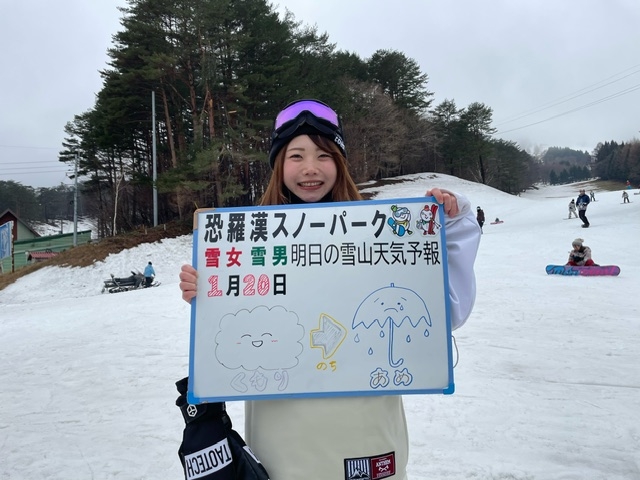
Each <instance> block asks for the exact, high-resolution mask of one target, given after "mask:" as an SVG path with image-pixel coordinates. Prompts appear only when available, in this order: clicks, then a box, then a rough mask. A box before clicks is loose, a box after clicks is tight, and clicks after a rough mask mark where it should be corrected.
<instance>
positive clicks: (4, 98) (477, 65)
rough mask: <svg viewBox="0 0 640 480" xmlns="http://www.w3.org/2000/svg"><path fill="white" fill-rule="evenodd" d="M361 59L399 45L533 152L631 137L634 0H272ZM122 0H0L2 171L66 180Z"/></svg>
mask: <svg viewBox="0 0 640 480" xmlns="http://www.w3.org/2000/svg"><path fill="white" fill-rule="evenodd" d="M273 4H274V5H278V10H279V11H284V9H285V8H288V9H289V10H290V11H291V12H292V13H293V14H294V15H295V17H296V19H297V20H299V21H302V22H303V23H305V24H309V25H316V26H317V27H318V30H319V31H320V32H327V33H328V34H329V39H330V41H331V42H332V43H335V44H336V46H337V48H338V49H340V50H348V51H350V52H355V53H357V54H358V55H359V56H360V57H361V58H363V59H368V58H369V57H370V56H371V54H373V53H374V52H375V51H376V50H379V49H392V50H398V51H401V52H402V53H404V54H405V55H406V56H407V57H409V58H412V59H414V60H416V61H417V62H418V64H419V65H420V68H421V69H422V72H423V73H426V74H427V75H428V76H429V83H428V86H427V87H428V89H429V90H430V91H431V92H433V93H434V97H433V98H434V105H436V104H439V103H440V102H442V101H443V100H445V99H449V100H454V101H455V102H456V105H457V106H458V107H459V108H462V107H467V106H468V105H469V104H470V103H473V102H481V103H483V104H485V105H486V106H488V107H490V108H492V110H493V120H494V124H493V125H494V127H495V128H497V129H498V133H497V134H496V137H498V138H503V139H506V140H513V141H516V142H518V144H519V145H520V146H522V147H523V148H525V149H527V150H528V151H529V152H531V153H535V152H536V149H537V150H542V149H545V148H548V147H552V146H558V147H570V148H576V149H579V150H586V151H588V152H592V151H593V149H594V148H595V147H596V145H597V144H598V142H603V141H608V140H615V141H618V142H623V141H629V140H632V139H634V138H636V139H637V138H639V137H640V134H639V130H640V114H639V113H638V112H639V106H640V55H639V52H640V28H638V25H640V2H638V1H637V0H602V1H597V0H564V1H561V2H558V1H555V0H538V1H533V0H531V1H526V2H521V1H510V0H487V1H484V2H478V1H475V0H459V1H444V0H441V1H430V0H400V1H397V2H391V3H390V2H389V1H388V0H349V1H348V2H345V1H343V0H342V1H339V0H323V1H318V0H279V1H278V2H273ZM119 5H120V6H123V5H126V2H125V0H99V1H95V2H93V1H92V2H89V1H86V0H57V1H55V2H51V1H48V0H28V1H25V2H13V1H11V2H10V1H9V0H0V7H1V11H2V15H1V16H0V45H2V47H1V48H0V62H1V65H2V67H1V73H0V109H1V110H0V112H1V114H0V180H14V181H16V182H20V183H22V184H23V185H29V186H33V187H42V186H46V187H51V186H55V185H58V184H60V183H61V182H63V183H67V184H70V183H71V181H70V180H69V179H68V178H67V177H66V176H65V171H66V169H65V166H64V165H62V164H60V163H59V162H58V161H57V154H58V152H59V151H60V149H61V142H62V139H63V138H64V130H63V129H64V126H65V124H66V123H67V122H69V121H71V120H72V119H73V116H74V115H77V114H80V113H82V112H84V111H86V110H88V109H90V108H92V107H93V104H94V99H95V94H96V93H97V92H98V91H99V90H100V89H101V86H102V83H101V79H100V76H99V73H98V70H100V69H102V68H104V67H105V66H106V61H107V55H106V51H107V48H109V47H110V46H111V36H112V35H113V34H114V33H116V32H117V31H118V30H119V29H120V16H121V15H120V12H119V11H118V10H117V8H116V7H117V6H119Z"/></svg>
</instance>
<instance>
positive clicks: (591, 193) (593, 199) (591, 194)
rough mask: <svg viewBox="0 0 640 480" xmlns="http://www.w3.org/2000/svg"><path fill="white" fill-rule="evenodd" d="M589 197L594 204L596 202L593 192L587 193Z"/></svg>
mask: <svg viewBox="0 0 640 480" xmlns="http://www.w3.org/2000/svg"><path fill="white" fill-rule="evenodd" d="M589 196H590V197H591V201H592V202H595V201H596V194H595V193H593V190H590V191H589Z"/></svg>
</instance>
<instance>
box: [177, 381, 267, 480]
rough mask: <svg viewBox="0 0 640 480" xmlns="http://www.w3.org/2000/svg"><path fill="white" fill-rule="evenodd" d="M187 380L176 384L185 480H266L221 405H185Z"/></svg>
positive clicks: (257, 462) (264, 473)
mask: <svg viewBox="0 0 640 480" xmlns="http://www.w3.org/2000/svg"><path fill="white" fill-rule="evenodd" d="M188 385H189V377H185V378H183V379H182V380H180V381H178V382H176V387H177V388H178V393H180V396H179V397H178V398H177V400H176V405H177V406H178V407H180V411H181V412H182V417H183V418H184V421H185V424H186V425H185V427H184V432H183V435H182V443H181V444H180V448H179V449H178V456H179V457H180V463H182V468H183V469H184V474H185V479H186V480H191V479H195V478H197V479H198V480H269V475H268V473H267V470H266V469H265V468H264V466H263V465H262V464H261V463H260V461H259V460H258V459H257V458H256V457H255V455H253V452H251V450H250V449H249V447H248V446H247V445H246V443H245V442H244V440H243V439H242V437H241V436H240V435H239V434H238V432H236V431H235V430H233V428H232V427H233V425H232V423H231V419H230V418H229V416H228V415H227V411H226V409H225V404H224V403H223V402H216V403H204V404H200V405H190V404H189V403H187V390H188Z"/></svg>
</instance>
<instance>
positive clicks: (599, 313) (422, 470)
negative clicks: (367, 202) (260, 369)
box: [0, 174, 640, 480]
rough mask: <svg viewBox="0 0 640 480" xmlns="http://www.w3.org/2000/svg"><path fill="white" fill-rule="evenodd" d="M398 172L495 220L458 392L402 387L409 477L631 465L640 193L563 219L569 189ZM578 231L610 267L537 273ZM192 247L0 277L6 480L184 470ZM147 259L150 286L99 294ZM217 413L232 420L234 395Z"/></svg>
mask: <svg viewBox="0 0 640 480" xmlns="http://www.w3.org/2000/svg"><path fill="white" fill-rule="evenodd" d="M404 178H405V179H406V180H407V181H406V182H405V183H402V184H395V185H393V186H387V187H384V188H382V189H380V190H379V191H380V194H379V198H382V197H384V198H393V197H410V196H417V195H423V194H424V192H425V190H426V189H427V188H430V187H435V186H438V187H443V188H449V189H451V190H454V191H456V192H460V193H463V194H465V195H466V196H467V197H468V198H469V199H470V200H471V202H472V204H473V207H474V209H475V207H476V206H477V205H480V206H482V208H483V209H484V211H485V215H486V218H487V221H488V222H490V221H492V220H493V219H494V218H495V217H500V219H502V220H504V221H505V223H503V224H501V225H490V224H488V223H487V224H485V227H484V235H483V237H482V241H481V245H480V250H479V253H478V259H477V262H476V276H477V281H478V295H477V300H476V304H475V308H474V311H473V313H472V315H471V317H470V319H469V320H468V322H467V324H466V325H465V326H464V327H462V328H461V329H459V330H457V331H455V332H454V334H455V339H456V344H457V348H458V351H459V361H458V364H457V366H456V368H455V384H456V392H455V393H454V394H453V395H422V396H417V395H409V396H406V397H405V406H406V410H407V421H408V424H409V429H410V443H411V456H410V464H409V476H410V478H411V479H412V480H416V479H429V480H445V479H447V480H448V479H452V478H455V479H471V480H570V479H575V480H578V479H579V480H585V479H586V480H598V479H602V480H605V479H606V480H623V479H624V480H631V479H640V348H638V345H639V344H640V312H639V308H640V303H639V302H638V300H637V297H636V295H638V293H639V290H638V286H640V256H639V255H635V254H633V252H635V251H636V250H637V248H635V247H633V245H635V242H636V241H637V238H638V234H639V233H640V211H639V210H640V196H633V195H630V198H631V202H632V203H630V204H626V205H623V204H622V203H621V202H622V198H621V197H622V196H621V191H614V192H603V191H597V190H596V192H595V193H596V198H597V202H595V203H592V204H591V205H590V207H589V210H588V217H589V219H590V221H591V225H592V226H591V228H589V229H582V228H580V221H579V220H576V219H572V220H565V219H566V217H567V213H568V203H569V200H570V199H571V198H574V197H575V196H577V191H578V185H565V186H554V187H548V186H547V187H542V188H540V189H539V190H534V191H529V192H527V193H525V194H523V195H522V196H512V195H508V194H505V193H502V192H499V191H497V190H494V189H492V188H489V187H486V186H483V185H479V184H474V183H471V182H467V181H462V180H459V179H457V178H454V177H449V176H446V175H441V174H437V175H434V174H422V175H414V176H411V177H404ZM580 185H583V184H580ZM586 188H587V191H588V190H589V189H590V186H589V184H586ZM576 237H582V238H584V239H585V244H586V245H589V246H590V247H591V248H592V250H593V256H594V260H595V261H596V263H599V264H602V265H605V264H617V265H619V266H620V267H621V270H622V271H621V274H620V276H618V277H564V276H548V275H547V274H546V273H545V270H544V267H545V265H547V264H548V263H564V262H565V261H566V259H567V256H568V255H567V254H568V251H569V250H570V248H571V241H572V240H573V239H574V238H576ZM191 248H192V244H191V238H190V236H186V237H180V238H176V239H171V240H165V241H162V242H158V243H155V244H146V245H142V246H139V247H137V248H134V249H131V250H127V251H123V252H121V253H120V254H117V255H111V256H109V257H108V258H107V259H106V260H105V261H104V262H96V263H95V264H94V265H93V266H91V267H87V268H58V267H55V268H54V267H48V268H46V269H42V270H39V271H37V272H34V273H32V274H30V275H29V276H27V277H24V278H22V279H20V280H18V281H17V282H16V283H15V284H13V285H11V286H9V287H7V288H5V289H4V290H2V291H0V375H1V377H0V379H1V384H2V388H0V459H1V461H0V478H2V479H16V480H22V479H27V478H33V479H35V478H38V479H66V480H69V479H87V478H92V479H151V478H153V479H156V480H158V479H177V478H182V469H181V466H180V462H179V460H178V457H177V453H176V452H177V449H178V446H179V444H180V441H181V436H182V428H183V420H182V417H181V415H180V412H179V410H178V408H177V407H175V405H174V401H175V398H176V397H177V393H176V390H175V386H174V382H175V381H177V380H179V379H180V378H182V377H184V376H185V375H186V373H187V371H188V349H189V318H190V309H189V306H188V305H187V304H186V303H185V302H183V301H182V299H181V298H180V291H179V288H178V271H179V268H180V266H181V265H182V264H183V263H189V262H190V261H191ZM149 260H151V261H153V265H154V267H155V269H156V272H157V278H158V280H160V281H161V282H162V284H161V285H160V286H159V287H157V288H152V289H146V290H140V291H133V292H127V293H118V294H101V293H100V291H101V288H102V284H103V280H105V279H107V278H108V277H109V274H111V273H113V274H115V275H116V276H125V275H127V274H128V272H129V271H130V270H132V269H142V268H143V267H144V265H145V264H146V263H147V262H148V261H149ZM228 410H229V412H230V415H231V418H232V419H233V421H234V425H235V428H236V429H237V430H238V431H240V433H241V434H242V433H243V422H244V418H243V417H244V412H243V408H242V403H241V402H233V403H230V404H228ZM273 480H277V479H273Z"/></svg>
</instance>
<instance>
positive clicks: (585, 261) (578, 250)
mask: <svg viewBox="0 0 640 480" xmlns="http://www.w3.org/2000/svg"><path fill="white" fill-rule="evenodd" d="M571 246H572V247H573V250H571V251H570V252H569V260H568V261H567V265H572V266H574V267H591V266H595V265H596V264H595V263H594V262H593V260H592V259H591V249H590V248H589V247H587V246H586V245H584V240H583V239H581V238H576V239H575V240H574V241H573V242H572V243H571Z"/></svg>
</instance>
